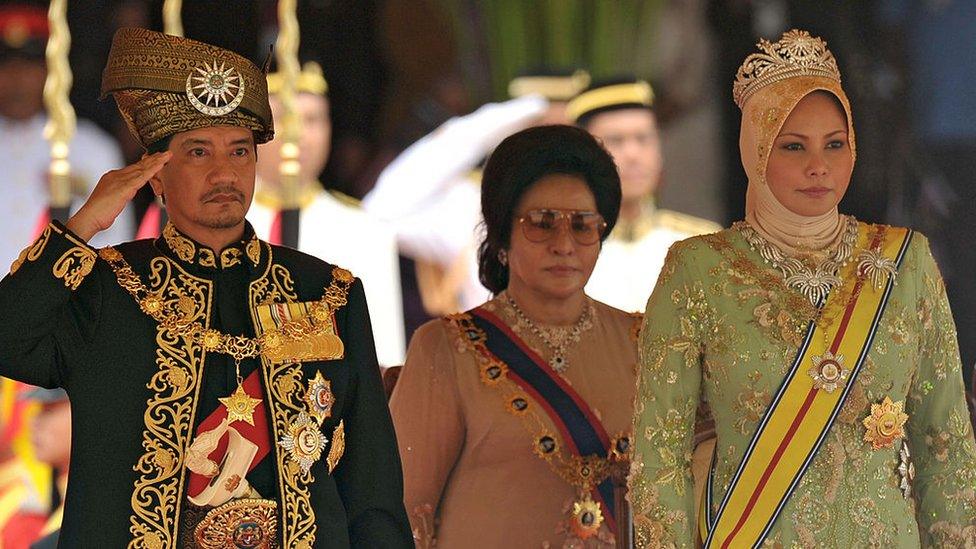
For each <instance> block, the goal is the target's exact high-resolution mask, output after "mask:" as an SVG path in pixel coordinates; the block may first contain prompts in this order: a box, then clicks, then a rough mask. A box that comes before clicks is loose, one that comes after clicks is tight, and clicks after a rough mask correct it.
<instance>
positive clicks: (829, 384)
mask: <svg viewBox="0 0 976 549" xmlns="http://www.w3.org/2000/svg"><path fill="white" fill-rule="evenodd" d="M807 373H808V374H810V377H812V378H813V388H814V389H823V390H824V391H827V392H828V393H833V392H834V391H835V390H836V389H837V388H838V387H843V386H844V382H845V381H847V376H848V375H849V374H850V372H849V371H848V370H847V369H846V368H844V355H837V356H834V354H833V353H831V352H830V351H824V353H823V354H822V355H820V356H815V357H813V367H812V368H810V369H809V370H808V371H807Z"/></svg>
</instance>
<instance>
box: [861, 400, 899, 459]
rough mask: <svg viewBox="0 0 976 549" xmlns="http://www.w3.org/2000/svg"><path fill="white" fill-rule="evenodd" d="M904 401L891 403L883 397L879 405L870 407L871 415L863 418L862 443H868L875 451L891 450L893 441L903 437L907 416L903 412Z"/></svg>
mask: <svg viewBox="0 0 976 549" xmlns="http://www.w3.org/2000/svg"><path fill="white" fill-rule="evenodd" d="M904 406H905V402H904V401H898V402H892V401H891V398H889V397H887V396H886V397H884V400H883V401H881V404H872V405H871V415H869V416H868V417H866V418H864V422H863V423H864V427H865V428H866V429H867V431H865V433H864V441H865V442H870V443H871V446H872V447H873V448H874V449H875V450H880V449H882V448H893V447H894V444H895V441H896V440H898V439H900V438H902V437H904V436H905V422H907V421H908V414H906V413H905V412H903V411H902V410H903V408H904Z"/></svg>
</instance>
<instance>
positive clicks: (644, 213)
mask: <svg viewBox="0 0 976 549" xmlns="http://www.w3.org/2000/svg"><path fill="white" fill-rule="evenodd" d="M656 213H657V205H656V204H655V202H654V200H653V199H647V200H645V201H644V202H642V203H641V209H640V214H638V216H637V218H635V219H623V218H619V219H617V225H616V226H615V227H614V228H613V232H611V233H610V238H612V239H614V240H619V241H622V242H626V243H628V244H629V243H632V242H637V241H638V240H641V239H643V238H644V237H645V236H647V233H649V232H651V230H653V229H654V227H655V226H656V225H657V219H656V215H655V214H656Z"/></svg>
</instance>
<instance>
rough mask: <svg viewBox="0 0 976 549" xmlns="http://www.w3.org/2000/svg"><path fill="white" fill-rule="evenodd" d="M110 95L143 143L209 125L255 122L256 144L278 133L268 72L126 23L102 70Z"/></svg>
mask: <svg viewBox="0 0 976 549" xmlns="http://www.w3.org/2000/svg"><path fill="white" fill-rule="evenodd" d="M110 93H111V94H112V95H114V96H115V101H116V103H117V104H118V107H119V112H120V113H121V114H122V118H123V119H124V120H125V122H126V124H127V125H128V126H129V131H131V132H132V134H133V135H134V136H135V137H136V139H138V140H139V142H140V143H142V146H143V147H148V146H149V145H151V144H153V143H155V142H156V141H159V140H160V139H162V138H164V137H168V136H170V135H173V134H176V133H180V132H185V131H188V130H194V129H197V128H205V127H210V126H238V127H242V128H249V129H251V130H253V131H254V137H255V140H256V141H257V143H265V142H267V141H269V140H271V138H272V137H274V125H273V123H272V120H271V106H270V105H269V104H268V84H267V81H266V79H265V76H264V73H263V71H261V69H259V68H258V67H257V66H256V65H255V64H254V63H252V62H250V61H248V60H247V59H245V58H244V57H241V56H240V55H237V54H236V53H234V52H232V51H229V50H225V49H223V48H218V47H216V46H211V45H210V44H205V43H203V42H197V41H196V40H190V39H188V38H181V37H178V36H170V35H168V34H163V33H160V32H154V31H151V30H147V29H138V28H126V29H119V30H118V31H117V32H116V33H115V37H114V38H113V39H112V50H111V51H110V52H109V56H108V62H107V64H106V66H105V71H104V72H103V73H102V97H103V98H104V97H105V96H106V95H108V94H110Z"/></svg>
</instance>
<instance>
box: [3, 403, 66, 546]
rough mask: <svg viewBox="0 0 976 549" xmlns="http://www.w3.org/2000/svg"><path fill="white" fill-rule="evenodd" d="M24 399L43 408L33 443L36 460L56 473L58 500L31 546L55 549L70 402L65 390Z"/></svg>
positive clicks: (61, 512)
mask: <svg viewBox="0 0 976 549" xmlns="http://www.w3.org/2000/svg"><path fill="white" fill-rule="evenodd" d="M23 398H24V399H26V400H28V401H31V402H35V403H37V404H38V405H39V406H40V411H39V412H38V414H37V416H36V417H35V418H34V420H33V421H32V422H31V446H33V448H34V453H35V454H36V455H37V459H38V460H39V461H41V462H42V463H45V464H47V465H49V466H50V467H52V468H53V469H54V471H55V472H56V474H57V476H56V478H55V486H56V487H57V495H58V502H59V504H58V506H57V508H56V509H54V512H52V513H51V515H50V516H49V517H47V520H46V521H45V523H44V525H43V528H41V530H40V532H39V534H38V538H37V539H36V541H35V542H34V543H32V544H30V547H31V549H55V548H56V547H57V546H58V537H59V534H60V533H61V519H62V518H63V517H64V492H65V488H67V486H68V465H69V464H70V462H71V404H70V403H69V402H68V394H67V393H66V392H65V391H64V389H34V390H32V391H29V392H27V393H26V394H24V397H23ZM4 548H5V549H6V546H4Z"/></svg>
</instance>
